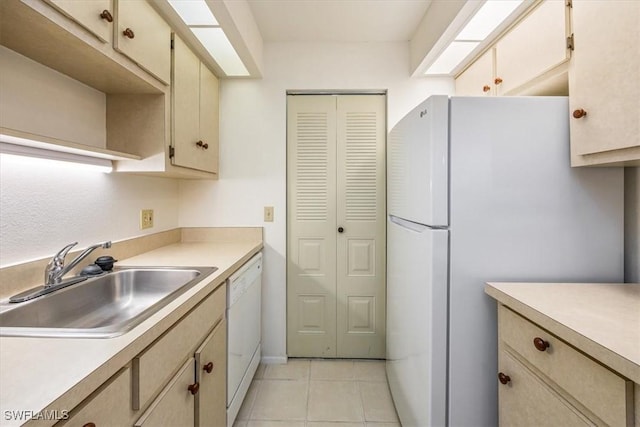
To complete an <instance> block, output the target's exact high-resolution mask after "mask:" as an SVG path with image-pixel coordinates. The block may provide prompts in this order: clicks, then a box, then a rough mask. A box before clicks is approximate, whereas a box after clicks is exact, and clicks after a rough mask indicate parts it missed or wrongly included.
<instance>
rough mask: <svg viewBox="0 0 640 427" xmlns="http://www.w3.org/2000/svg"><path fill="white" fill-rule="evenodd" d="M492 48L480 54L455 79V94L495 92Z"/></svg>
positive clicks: (469, 94) (490, 93) (478, 94)
mask: <svg viewBox="0 0 640 427" xmlns="http://www.w3.org/2000/svg"><path fill="white" fill-rule="evenodd" d="M494 50H495V49H494V48H491V49H489V50H488V51H487V52H485V53H484V54H483V55H482V56H480V57H479V58H478V59H477V60H476V61H475V62H474V63H473V64H471V65H470V66H469V68H467V69H466V70H465V71H464V73H462V74H460V75H459V76H458V78H457V79H456V95H461V96H483V95H484V96H491V95H495V94H496V89H495V85H494V82H493V81H494V79H495V77H494V76H495V71H494V66H493V64H494V58H495V53H494Z"/></svg>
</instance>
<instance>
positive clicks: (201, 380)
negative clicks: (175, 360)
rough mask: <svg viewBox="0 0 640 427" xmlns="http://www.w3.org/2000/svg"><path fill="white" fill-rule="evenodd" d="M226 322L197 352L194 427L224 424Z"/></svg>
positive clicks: (225, 412) (224, 321)
mask: <svg viewBox="0 0 640 427" xmlns="http://www.w3.org/2000/svg"><path fill="white" fill-rule="evenodd" d="M226 352H227V321H226V320H223V321H222V322H220V323H219V324H218V326H216V328H215V329H214V330H213V332H211V334H210V335H209V336H208V337H207V339H205V340H204V342H203V343H202V345H201V346H200V348H198V350H197V351H196V354H195V360H196V383H198V384H200V391H199V392H198V393H197V394H196V399H195V413H196V419H195V424H196V426H201V427H205V426H212V427H217V426H220V427H223V426H226V424H227V399H226V395H227V354H226Z"/></svg>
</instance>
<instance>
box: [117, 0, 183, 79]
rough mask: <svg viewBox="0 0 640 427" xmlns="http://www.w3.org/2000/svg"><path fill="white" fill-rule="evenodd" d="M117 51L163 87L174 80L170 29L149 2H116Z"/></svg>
mask: <svg viewBox="0 0 640 427" xmlns="http://www.w3.org/2000/svg"><path fill="white" fill-rule="evenodd" d="M114 1H115V4H116V22H117V25H115V27H114V28H115V34H114V37H113V44H114V48H115V49H116V50H118V51H119V52H121V53H123V54H125V55H126V56H128V57H129V58H130V59H132V60H133V61H135V62H136V63H137V64H138V65H140V66H141V67H142V68H144V69H145V70H147V71H148V72H149V73H151V74H153V75H154V76H155V77H156V78H158V79H159V80H160V81H162V82H163V83H166V84H169V82H170V80H171V27H170V26H169V24H167V22H165V20H164V19H163V18H162V17H161V16H160V15H159V14H158V13H157V12H156V11H155V10H154V9H153V7H152V6H151V5H150V4H149V3H148V2H147V1H146V0H114Z"/></svg>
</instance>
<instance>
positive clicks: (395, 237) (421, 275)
mask: <svg viewBox="0 0 640 427" xmlns="http://www.w3.org/2000/svg"><path fill="white" fill-rule="evenodd" d="M387 230H388V235H387V239H388V240H387V244H388V249H389V250H388V259H387V376H388V378H389V387H390V389H391V394H392V396H393V401H394V403H395V406H396V410H397V412H398V416H399V417H400V421H401V423H402V425H405V426H444V425H445V417H446V383H447V288H448V277H447V276H448V245H449V231H447V230H433V229H430V228H428V227H425V226H423V225H420V224H415V223H411V222H408V221H403V220H401V219H398V218H390V220H389V221H388V224H387Z"/></svg>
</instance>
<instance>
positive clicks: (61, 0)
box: [47, 0, 114, 43]
mask: <svg viewBox="0 0 640 427" xmlns="http://www.w3.org/2000/svg"><path fill="white" fill-rule="evenodd" d="M47 2H48V3H50V4H51V5H52V6H53V7H55V8H56V9H58V10H60V11H61V12H62V13H64V14H65V15H67V16H68V17H70V18H71V19H73V20H74V21H76V22H77V23H78V24H80V25H82V26H83V27H84V28H86V29H87V30H89V31H90V32H91V33H92V34H93V35H94V36H96V37H97V38H99V39H100V40H101V41H103V42H104V43H111V34H112V33H113V14H114V12H113V4H112V0H93V1H78V0H47Z"/></svg>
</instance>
